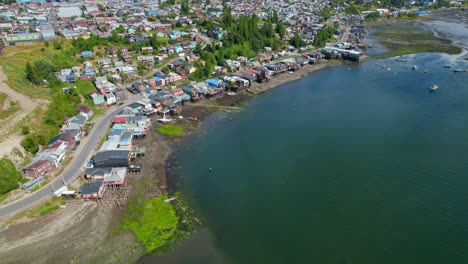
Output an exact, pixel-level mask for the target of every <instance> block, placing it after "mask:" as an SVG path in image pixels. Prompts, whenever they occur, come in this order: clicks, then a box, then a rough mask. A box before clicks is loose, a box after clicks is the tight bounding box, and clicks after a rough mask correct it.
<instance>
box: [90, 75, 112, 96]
mask: <svg viewBox="0 0 468 264" xmlns="http://www.w3.org/2000/svg"><path fill="white" fill-rule="evenodd" d="M94 84H95V85H96V88H97V89H98V90H99V92H101V93H103V94H104V93H106V92H113V91H114V90H115V85H114V84H113V83H111V82H109V81H108V80H107V77H106V76H99V77H96V80H95V81H94Z"/></svg>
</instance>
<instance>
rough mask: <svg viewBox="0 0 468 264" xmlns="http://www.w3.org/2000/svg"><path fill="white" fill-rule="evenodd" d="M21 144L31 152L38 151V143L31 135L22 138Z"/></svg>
mask: <svg viewBox="0 0 468 264" xmlns="http://www.w3.org/2000/svg"><path fill="white" fill-rule="evenodd" d="M21 146H22V147H23V148H24V150H26V151H27V152H29V153H31V154H36V153H37V152H38V151H39V144H38V143H37V142H36V141H35V140H34V138H33V137H31V136H26V137H25V138H23V140H21Z"/></svg>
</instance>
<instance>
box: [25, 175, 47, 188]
mask: <svg viewBox="0 0 468 264" xmlns="http://www.w3.org/2000/svg"><path fill="white" fill-rule="evenodd" d="M43 182H44V178H43V177H42V176H39V177H37V178H34V179H32V180H30V181H28V182H26V183H23V188H25V189H26V190H28V191H31V190H32V189H34V187H36V185H37V184H38V183H43Z"/></svg>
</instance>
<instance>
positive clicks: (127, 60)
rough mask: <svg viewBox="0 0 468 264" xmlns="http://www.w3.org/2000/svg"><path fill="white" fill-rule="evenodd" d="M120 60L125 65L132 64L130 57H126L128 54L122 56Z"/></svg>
mask: <svg viewBox="0 0 468 264" xmlns="http://www.w3.org/2000/svg"><path fill="white" fill-rule="evenodd" d="M122 60H123V61H124V62H126V63H129V62H132V60H133V59H132V56H130V55H128V54H124V55H122Z"/></svg>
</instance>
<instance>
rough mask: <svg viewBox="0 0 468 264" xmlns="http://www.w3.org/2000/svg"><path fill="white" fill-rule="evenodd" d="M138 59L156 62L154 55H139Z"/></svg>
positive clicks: (144, 61)
mask: <svg viewBox="0 0 468 264" xmlns="http://www.w3.org/2000/svg"><path fill="white" fill-rule="evenodd" d="M137 60H138V61H141V62H143V63H151V64H152V63H154V57H153V56H138V57H137Z"/></svg>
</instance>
